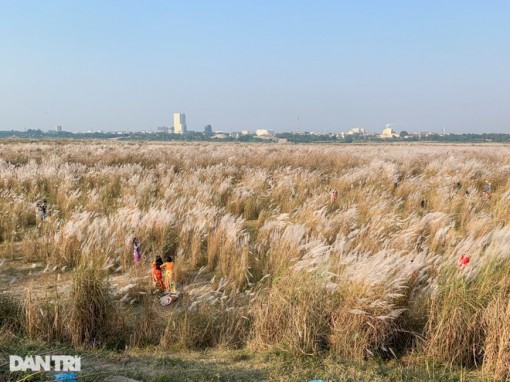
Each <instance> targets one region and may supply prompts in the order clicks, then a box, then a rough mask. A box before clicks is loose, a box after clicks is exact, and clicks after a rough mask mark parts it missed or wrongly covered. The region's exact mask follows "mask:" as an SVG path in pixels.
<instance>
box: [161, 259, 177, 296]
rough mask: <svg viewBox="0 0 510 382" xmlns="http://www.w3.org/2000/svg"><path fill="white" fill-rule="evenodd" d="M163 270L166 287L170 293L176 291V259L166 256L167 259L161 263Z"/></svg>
mask: <svg viewBox="0 0 510 382" xmlns="http://www.w3.org/2000/svg"><path fill="white" fill-rule="evenodd" d="M161 270H162V271H163V279H164V283H165V289H166V290H167V292H169V293H175V292H176V288H175V271H174V261H173V259H172V257H171V256H168V257H167V258H166V261H165V262H164V263H163V265H161Z"/></svg>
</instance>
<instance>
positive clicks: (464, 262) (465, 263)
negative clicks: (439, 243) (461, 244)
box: [459, 255, 470, 268]
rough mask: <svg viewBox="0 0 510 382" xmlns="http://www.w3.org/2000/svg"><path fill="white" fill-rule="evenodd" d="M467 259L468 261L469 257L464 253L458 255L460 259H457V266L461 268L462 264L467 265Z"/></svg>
mask: <svg viewBox="0 0 510 382" xmlns="http://www.w3.org/2000/svg"><path fill="white" fill-rule="evenodd" d="M469 261H470V259H469V257H468V256H466V255H462V256H461V257H460V259H459V267H461V268H462V267H464V266H466V265H468V264H469Z"/></svg>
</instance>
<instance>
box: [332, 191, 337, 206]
mask: <svg viewBox="0 0 510 382" xmlns="http://www.w3.org/2000/svg"><path fill="white" fill-rule="evenodd" d="M337 199H338V191H337V190H336V188H334V189H333V191H331V202H332V203H335V202H336V200H337Z"/></svg>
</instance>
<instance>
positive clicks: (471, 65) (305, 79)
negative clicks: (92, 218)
mask: <svg viewBox="0 0 510 382" xmlns="http://www.w3.org/2000/svg"><path fill="white" fill-rule="evenodd" d="M509 16H510V2H508V1H503V0H494V1H491V2H480V1H474V0H465V1H461V0H452V1H448V2H437V1H425V0H417V1H413V2H409V1H403V0H399V1H397V0H388V1H384V2H377V1H374V0H360V1H355V2H354V1H349V2H348V1H335V0H319V1H317V2H302V1H290V0H289V1H279V2H272V1H269V0H263V1H259V2H239V1H233V0H228V1H227V0H218V1H216V2H206V1H202V2H168V1H163V0H154V1H147V2H140V1H135V0H126V1H123V2H115V1H99V0H90V1H86V2H85V1H82V2H69V1H66V0H45V1H35V0H20V1H11V2H3V3H2V12H1V13H0V36H1V37H0V42H1V45H2V63H1V64H0V67H1V69H2V70H0V130H11V129H13V130H21V131H22V130H25V129H41V130H54V129H55V126H57V125H60V126H62V129H63V130H65V131H75V132H79V131H88V130H103V131H118V130H126V131H140V130H145V129H156V128H157V127H158V126H168V127H172V126H173V114H174V113H175V112H176V111H181V112H182V113H185V114H186V123H187V128H188V130H192V131H203V130H204V126H206V125H212V126H213V127H214V130H217V131H226V132H232V131H241V130H250V131H256V130H257V129H268V130H274V131H275V132H284V131H297V132H299V131H301V132H302V131H315V132H323V133H328V132H340V131H348V130H350V129H352V128H361V129H365V130H366V131H370V132H375V133H377V132H381V131H382V130H383V129H384V127H385V125H387V124H390V126H391V127H392V128H393V129H394V130H395V131H402V130H406V131H408V132H418V131H430V132H437V133H442V132H443V131H444V129H446V132H447V133H456V134H459V133H510V108H509V107H508V105H509V104H510V71H509V70H508V67H510V51H509V50H508V49H507V47H508V41H510V24H509V23H508V18H509Z"/></svg>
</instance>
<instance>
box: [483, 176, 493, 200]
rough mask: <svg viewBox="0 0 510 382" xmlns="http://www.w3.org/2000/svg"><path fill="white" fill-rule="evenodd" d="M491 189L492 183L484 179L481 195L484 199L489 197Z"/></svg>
mask: <svg viewBox="0 0 510 382" xmlns="http://www.w3.org/2000/svg"><path fill="white" fill-rule="evenodd" d="M491 191H492V185H491V183H490V182H489V181H488V180H486V181H485V184H484V186H483V193H482V195H483V197H484V198H485V199H490V197H491Z"/></svg>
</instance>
